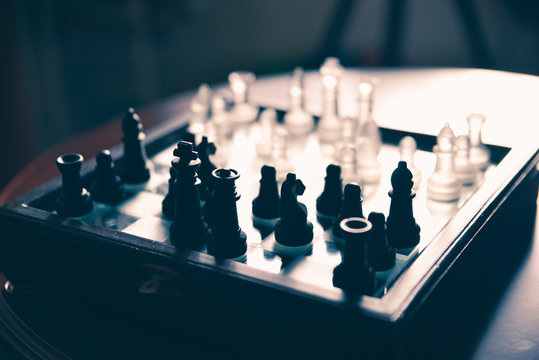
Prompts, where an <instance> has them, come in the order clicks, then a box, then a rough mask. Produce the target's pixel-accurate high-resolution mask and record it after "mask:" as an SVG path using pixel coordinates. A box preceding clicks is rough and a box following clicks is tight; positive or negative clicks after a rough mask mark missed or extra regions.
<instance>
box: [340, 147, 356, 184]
mask: <svg viewBox="0 0 539 360" xmlns="http://www.w3.org/2000/svg"><path fill="white" fill-rule="evenodd" d="M337 156H338V161H337V162H338V164H339V166H340V167H341V177H342V179H343V182H344V183H345V184H348V183H351V182H359V181H358V180H359V179H358V176H357V149H356V146H355V145H354V144H350V143H345V144H343V146H342V147H341V148H340V149H339V152H338V154H337Z"/></svg>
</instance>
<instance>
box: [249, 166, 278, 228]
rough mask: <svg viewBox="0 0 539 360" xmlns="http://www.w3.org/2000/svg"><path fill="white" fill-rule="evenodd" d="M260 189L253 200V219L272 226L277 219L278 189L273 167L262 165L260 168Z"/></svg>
mask: <svg viewBox="0 0 539 360" xmlns="http://www.w3.org/2000/svg"><path fill="white" fill-rule="evenodd" d="M260 172H261V174H262V178H261V179H260V191H259V193H258V196H257V197H256V198H255V199H254V200H253V220H254V222H255V223H258V224H261V225H268V226H271V227H273V226H274V225H275V223H276V222H277V221H278V220H279V201H280V198H279V190H278V189H277V180H276V172H275V168H274V167H271V166H267V165H264V166H262V169H261V171H260Z"/></svg>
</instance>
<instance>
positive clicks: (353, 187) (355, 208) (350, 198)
mask: <svg viewBox="0 0 539 360" xmlns="http://www.w3.org/2000/svg"><path fill="white" fill-rule="evenodd" d="M362 203H363V196H362V195H361V187H360V186H359V184H356V183H350V184H346V186H345V187H344V198H343V202H342V207H341V212H340V213H339V215H337V217H336V218H335V221H333V229H332V230H333V235H335V236H337V237H339V238H341V239H342V238H343V236H344V235H343V233H342V231H341V227H340V226H339V224H340V222H341V221H342V220H343V219H346V218H349V217H361V218H362V217H365V216H363V205H362Z"/></svg>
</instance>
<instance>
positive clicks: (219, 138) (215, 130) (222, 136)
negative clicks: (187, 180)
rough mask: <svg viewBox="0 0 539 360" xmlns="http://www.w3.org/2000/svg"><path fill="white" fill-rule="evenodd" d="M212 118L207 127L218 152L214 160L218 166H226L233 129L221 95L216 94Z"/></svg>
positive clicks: (213, 100)
mask: <svg viewBox="0 0 539 360" xmlns="http://www.w3.org/2000/svg"><path fill="white" fill-rule="evenodd" d="M211 113H212V115H211V117H210V119H209V121H208V123H207V125H206V128H207V130H208V138H209V139H210V140H211V141H213V142H215V144H216V148H217V151H216V153H215V155H213V157H212V158H213V160H214V162H215V163H216V164H217V165H220V166H225V165H226V162H227V161H228V155H229V152H230V146H231V143H232V135H233V131H232V130H233V127H232V126H231V124H230V121H229V114H228V112H227V111H226V101H225V99H224V97H223V96H222V95H220V94H215V95H214V96H213V98H212V101H211Z"/></svg>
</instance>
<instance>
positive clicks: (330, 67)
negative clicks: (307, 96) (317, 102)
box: [318, 57, 344, 143]
mask: <svg viewBox="0 0 539 360" xmlns="http://www.w3.org/2000/svg"><path fill="white" fill-rule="evenodd" d="M343 71H344V69H343V67H342V66H341V65H340V64H339V60H338V59H337V58H333V57H330V58H327V59H326V61H324V64H322V67H321V68H320V74H321V75H322V116H321V117H320V120H319V122H318V138H319V139H320V142H322V143H332V142H334V141H337V140H339V137H340V136H341V122H340V119H339V82H340V78H341V76H342V74H343Z"/></svg>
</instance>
